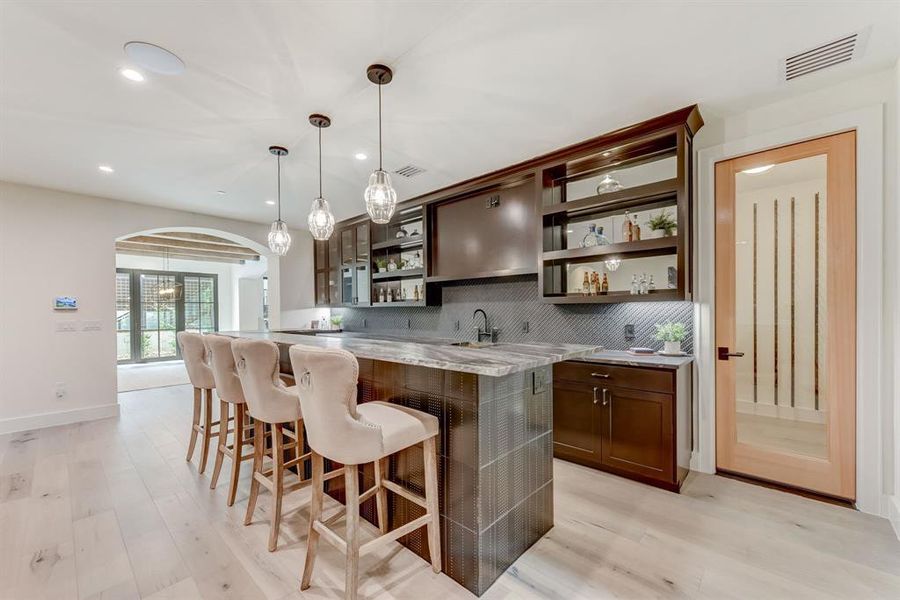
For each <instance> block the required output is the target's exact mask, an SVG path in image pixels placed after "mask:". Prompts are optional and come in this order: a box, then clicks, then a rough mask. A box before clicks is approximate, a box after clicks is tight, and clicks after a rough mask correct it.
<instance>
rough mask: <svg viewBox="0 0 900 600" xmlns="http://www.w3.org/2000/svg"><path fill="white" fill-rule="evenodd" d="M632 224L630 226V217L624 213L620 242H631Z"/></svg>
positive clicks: (626, 212)
mask: <svg viewBox="0 0 900 600" xmlns="http://www.w3.org/2000/svg"><path fill="white" fill-rule="evenodd" d="M633 234H634V232H633V231H632V224H631V215H630V214H629V213H628V211H627V210H626V211H625V222H624V223H622V241H623V242H630V241H632V240H633V237H632V236H633Z"/></svg>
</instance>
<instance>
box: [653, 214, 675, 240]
mask: <svg viewBox="0 0 900 600" xmlns="http://www.w3.org/2000/svg"><path fill="white" fill-rule="evenodd" d="M647 226H648V227H649V228H650V235H649V236H648V237H649V238H661V237H669V236H671V235H675V230H676V229H678V222H677V221H675V219H674V218H673V217H672V213H670V212H669V211H667V210H663V211H660V212H659V213H658V214H655V215H653V214H651V216H650V220H649V221H647Z"/></svg>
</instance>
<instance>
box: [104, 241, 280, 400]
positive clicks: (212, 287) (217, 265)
mask: <svg viewBox="0 0 900 600" xmlns="http://www.w3.org/2000/svg"><path fill="white" fill-rule="evenodd" d="M267 254H268V252H267V249H266V248H264V247H262V246H261V245H260V244H258V243H256V242H253V241H252V240H249V239H246V238H244V237H242V236H238V235H234V234H230V233H227V232H223V231H217V230H208V229H202V228H196V227H168V228H156V229H152V230H145V231H140V232H135V233H132V234H128V235H125V236H121V237H119V238H117V239H116V274H115V277H116V328H115V335H116V345H117V362H118V364H119V365H120V368H119V390H120V391H126V390H132V389H143V388H147V387H161V386H165V385H175V384H179V383H185V382H186V380H185V373H184V368H183V366H181V364H180V362H178V361H179V359H180V358H181V357H180V352H179V350H178V347H177V344H176V343H175V338H176V335H177V332H179V331H196V332H200V333H209V332H213V331H228V330H237V329H243V330H259V329H265V328H268V327H269V326H270V325H271V317H272V316H274V315H277V314H278V313H277V306H276V307H274V310H273V306H272V304H273V303H272V300H273V299H275V298H277V293H273V291H274V290H272V289H270V287H269V284H270V283H271V282H272V279H273V278H272V277H271V275H272V273H271V269H270V267H271V263H270V260H269V257H268V256H266V255H267ZM275 287H277V286H275ZM275 304H276V305H277V302H275ZM125 365H127V366H129V368H123V366H125ZM136 365H137V366H138V367H140V368H137V367H136ZM154 365H155V366H154ZM145 367H146V368H145Z"/></svg>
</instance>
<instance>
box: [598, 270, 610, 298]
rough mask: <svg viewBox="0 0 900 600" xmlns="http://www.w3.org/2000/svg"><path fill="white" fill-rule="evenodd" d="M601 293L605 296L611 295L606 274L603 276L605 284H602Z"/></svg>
mask: <svg viewBox="0 0 900 600" xmlns="http://www.w3.org/2000/svg"><path fill="white" fill-rule="evenodd" d="M600 293H601V294H604V295H605V294H608V293H609V279H607V278H606V273H604V274H603V283H601V284H600Z"/></svg>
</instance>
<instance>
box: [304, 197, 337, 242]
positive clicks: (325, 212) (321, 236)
mask: <svg viewBox="0 0 900 600" xmlns="http://www.w3.org/2000/svg"><path fill="white" fill-rule="evenodd" d="M306 222H307V223H308V224H309V232H310V233H311V234H312V236H313V238H314V239H317V240H327V239H328V238H330V237H331V234H332V232H333V231H334V215H333V214H331V208H329V206H328V201H327V200H325V198H316V199H315V200H313V202H312V208H310V210H309V217H308V218H307V220H306Z"/></svg>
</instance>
